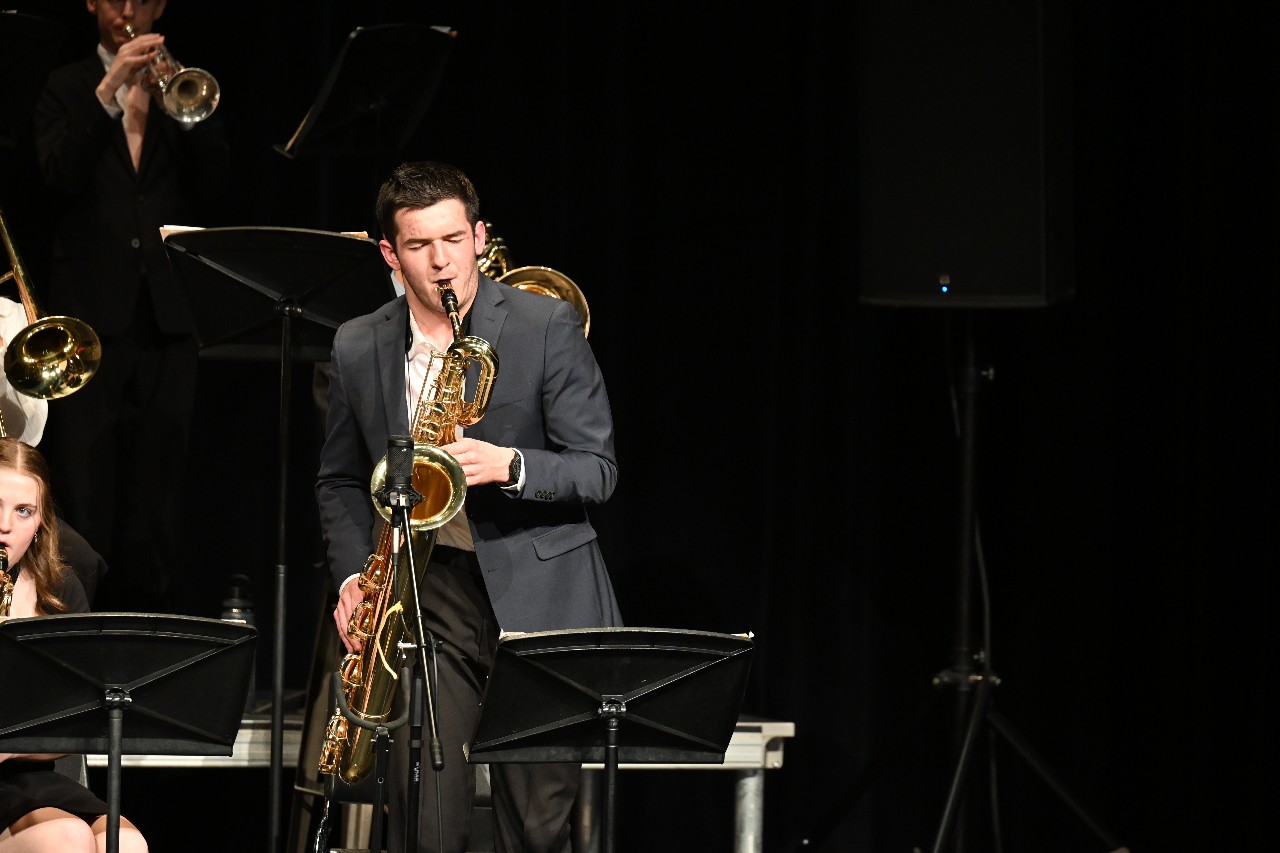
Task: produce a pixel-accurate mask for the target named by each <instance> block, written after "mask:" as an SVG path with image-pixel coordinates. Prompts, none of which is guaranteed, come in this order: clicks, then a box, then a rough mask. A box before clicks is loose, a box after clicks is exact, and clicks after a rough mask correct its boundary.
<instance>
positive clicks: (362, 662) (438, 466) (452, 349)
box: [319, 285, 498, 785]
mask: <svg viewBox="0 0 1280 853" xmlns="http://www.w3.org/2000/svg"><path fill="white" fill-rule="evenodd" d="M440 297H441V302H442V303H443V305H444V306H445V309H446V311H448V313H449V320H450V322H451V323H452V325H453V343H451V344H450V345H449V348H448V349H447V350H446V351H445V352H444V353H443V355H442V356H440V358H441V360H442V363H441V367H440V372H439V374H438V375H437V376H436V378H435V380H434V381H432V382H429V383H428V382H426V381H424V382H423V388H422V390H421V392H420V393H419V395H418V402H417V405H416V406H415V407H414V417H413V424H412V426H411V429H410V433H411V435H412V438H413V442H414V447H413V487H414V489H415V490H416V491H417V492H418V493H419V494H420V495H422V498H423V499H422V501H421V502H420V503H419V504H418V505H417V506H415V507H414V508H413V510H412V512H411V514H410V518H409V540H410V541H409V547H411V548H413V557H414V562H413V565H414V566H415V567H416V569H417V571H418V575H419V576H418V577H411V574H412V573H411V572H409V571H408V569H407V567H406V566H397V565H392V560H391V555H392V553H393V549H392V547H391V546H392V537H393V536H396V535H398V531H397V530H396V529H395V526H394V524H393V523H392V513H391V510H390V509H389V508H387V507H384V506H382V504H381V503H380V502H379V501H378V500H377V499H376V498H373V502H374V506H375V507H376V508H377V510H378V512H379V514H381V515H382V518H383V523H382V528H381V531H380V533H379V535H378V543H377V547H376V548H375V549H374V551H373V553H372V554H370V555H369V558H368V559H367V560H366V561H365V566H364V570H363V571H362V572H361V573H360V578H359V581H358V583H359V585H360V591H361V593H363V595H364V600H363V601H362V602H361V603H360V604H359V605H357V606H356V609H355V610H354V611H353V612H352V614H351V621H350V623H349V624H348V626H347V636H348V637H350V638H352V639H353V640H357V641H359V642H360V643H361V644H362V645H361V648H360V651H359V652H356V653H354V654H350V655H347V656H346V657H345V658H343V660H342V663H341V664H340V665H339V671H340V672H341V676H342V689H343V694H344V695H345V697H346V700H347V704H348V706H349V707H350V709H351V711H352V712H353V713H354V714H356V715H357V716H359V717H360V719H362V720H365V721H367V722H372V723H382V722H386V721H387V720H388V719H390V716H391V705H392V701H393V700H394V698H395V692H396V689H397V688H398V686H399V684H398V682H399V680H400V668H401V666H402V665H403V663H404V653H403V651H402V650H401V643H402V642H403V641H404V640H405V639H406V638H412V637H413V626H414V624H415V620H414V618H413V607H414V600H415V597H414V592H413V590H414V586H413V585H415V584H417V583H419V582H420V581H421V580H422V578H421V575H422V573H424V572H425V571H426V567H427V560H428V558H429V557H430V556H431V549H432V547H433V546H434V544H435V539H436V533H437V531H438V530H439V528H440V527H441V526H443V525H444V524H445V523H446V522H448V521H449V520H450V519H451V518H453V517H454V516H455V515H457V514H458V512H459V511H460V510H461V509H462V504H463V501H464V500H465V499H466V493H467V480H466V476H465V475H464V474H463V473H462V466H461V465H459V464H458V462H457V460H455V459H454V458H453V457H452V456H450V455H449V454H448V453H446V452H445V451H443V450H441V449H440V446H441V445H445V444H449V443H450V442H452V441H453V440H454V438H455V436H456V432H457V427H459V426H464V427H465V426H470V425H471V424H474V423H476V422H477V421H479V420H480V418H481V417H483V416H484V411H485V409H486V408H487V407H488V405H489V395H490V393H491V392H492V390H493V381H494V379H495V378H497V375H498V354H497V352H496V351H495V350H494V349H493V347H492V346H490V345H489V343H488V342H487V341H485V340H484V339H482V338H478V337H474V336H471V335H463V334H462V321H461V318H460V317H459V316H458V299H457V295H456V294H455V293H454V292H453V288H451V287H449V286H447V285H445V286H441V287H440ZM472 362H475V363H476V364H477V365H478V367H479V378H478V379H477V381H476V387H475V393H474V394H473V395H472V399H471V401H470V402H467V401H466V399H465V398H464V396H463V380H464V379H465V377H466V373H467V369H468V367H469V365H470V364H471V363H472ZM427 375H428V376H430V371H428V374H427ZM386 475H387V458H386V457H385V456H384V457H383V458H382V460H381V461H379V462H378V464H377V466H376V467H375V468H374V471H373V477H372V478H371V480H370V484H369V489H370V493H371V496H372V495H377V494H378V493H379V492H380V491H381V490H382V489H383V487H384V486H385V485H386ZM397 552H398V550H397ZM373 737H374V735H373V732H371V731H369V730H368V729H365V728H362V727H360V726H354V725H348V721H347V719H346V717H345V716H344V715H343V713H342V711H341V710H335V711H334V714H333V716H332V717H331V718H330V720H329V725H328V727H327V728H326V730H325V741H324V744H323V746H322V747H321V753H320V766H319V770H320V772H321V773H323V774H325V775H334V774H337V775H339V776H340V778H341V779H342V780H343V781H344V782H346V783H347V784H349V785H355V784H358V783H359V782H361V781H362V780H363V779H365V778H366V777H367V776H368V775H369V773H370V772H372V770H373V765H374V758H375V756H374V754H373Z"/></svg>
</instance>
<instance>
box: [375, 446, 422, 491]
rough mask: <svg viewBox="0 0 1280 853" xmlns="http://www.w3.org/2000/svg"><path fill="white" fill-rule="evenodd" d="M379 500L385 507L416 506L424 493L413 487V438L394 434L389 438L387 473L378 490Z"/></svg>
mask: <svg viewBox="0 0 1280 853" xmlns="http://www.w3.org/2000/svg"><path fill="white" fill-rule="evenodd" d="M377 497H378V502H379V503H381V504H382V505H383V506H385V507H402V506H403V507H410V508H412V507H414V506H416V505H417V504H418V503H419V502H421V500H422V495H421V494H419V493H418V492H417V490H415V489H414V488H413V438H412V437H410V436H407V435H393V436H391V437H390V438H388V439H387V473H386V479H385V480H384V481H383V483H382V488H381V489H379V490H378V495H377Z"/></svg>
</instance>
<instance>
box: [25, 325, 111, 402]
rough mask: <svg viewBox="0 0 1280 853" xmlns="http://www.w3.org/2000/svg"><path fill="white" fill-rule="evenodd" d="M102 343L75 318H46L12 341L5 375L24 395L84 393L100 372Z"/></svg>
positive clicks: (42, 396)
mask: <svg viewBox="0 0 1280 853" xmlns="http://www.w3.org/2000/svg"><path fill="white" fill-rule="evenodd" d="M101 362H102V342H101V341H99V340H98V335H97V333H96V332H94V331H93V329H92V327H90V326H89V324H88V323H85V322H84V321H83V320H77V319H76V318H74V317H64V316H54V317H42V318H40V319H39V320H37V321H35V322H34V323H32V324H30V325H29V326H26V327H25V328H23V329H22V331H20V332H18V334H16V335H14V337H13V340H11V341H10V342H9V346H8V349H6V350H5V353H4V374H5V377H6V378H7V379H8V380H9V384H10V385H12V386H13V387H14V389H15V390H17V391H18V392H19V393H21V394H26V395H27V396H28V397H37V398H39V399H42V400H55V399H57V398H59V397H66V396H67V395H69V394H74V393H75V392H76V391H78V390H80V388H82V387H83V386H84V385H85V383H87V382H88V381H89V380H90V379H92V378H93V375H94V374H95V373H97V372H98V366H99V364H100V363H101Z"/></svg>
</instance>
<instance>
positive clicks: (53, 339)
mask: <svg viewBox="0 0 1280 853" xmlns="http://www.w3.org/2000/svg"><path fill="white" fill-rule="evenodd" d="M0 238H2V239H3V240H4V247H5V250H6V251H7V252H8V253H9V266H10V271H9V272H7V273H5V274H4V275H2V276H0V283H3V282H6V281H8V280H9V279H13V281H14V283H15V284H16V285H17V287H18V297H19V298H20V299H21V300H22V307H23V308H25V309H26V312H27V325H26V326H25V327H23V329H22V330H21V331H20V332H18V333H17V334H16V335H14V336H13V340H11V341H9V347H8V349H6V350H5V353H4V375H5V378H6V379H8V380H9V384H10V385H12V386H13V387H14V389H15V390H16V391H18V392H19V393H21V394H26V395H27V396H28V397H36V398H38V399H41V400H53V399H56V398H58V397H65V396H67V395H68V394H74V393H75V392H76V391H79V390H80V389H81V388H83V387H84V385H85V383H86V382H88V381H89V380H90V379H92V378H93V375H94V374H95V373H97V372H98V365H99V364H100V363H101V361H102V342H101V341H99V340H98V334H97V332H95V331H94V330H93V328H92V327H90V326H89V324H88V323H86V322H84V321H83V320H77V319H76V318H75V317H63V316H54V317H43V316H41V314H40V310H39V308H37V307H36V303H35V298H34V297H33V296H32V295H31V285H30V284H28V283H27V274H26V267H24V266H23V264H22V257H21V256H20V255H19V254H18V248H17V247H16V246H15V245H14V244H13V238H11V237H10V236H9V226H8V225H7V224H6V223H5V221H4V211H3V210H0ZM2 423H3V422H2V421H0V424H2ZM0 428H2V427H0Z"/></svg>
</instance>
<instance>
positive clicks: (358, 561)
mask: <svg viewBox="0 0 1280 853" xmlns="http://www.w3.org/2000/svg"><path fill="white" fill-rule="evenodd" d="M408 310H409V309H408V305H407V303H406V302H405V298H404V297H403V296H401V297H399V298H397V299H395V300H392V301H391V302H389V303H387V304H386V305H384V306H383V307H382V308H380V309H379V310H378V311H375V312H374V313H372V314H369V315H366V316H364V317H359V318H356V319H354V320H351V321H350V322H348V323H344V324H343V325H342V327H341V328H339V329H338V332H337V335H336V336H335V338H334V342H333V355H332V364H331V368H330V386H329V412H328V421H327V425H326V430H325V443H324V448H323V450H322V451H321V455H320V471H319V475H318V478H317V483H316V496H317V500H318V502H319V506H320V524H321V530H322V532H323V533H324V537H325V542H326V544H327V547H328V556H329V566H330V570H331V572H332V574H333V577H334V580H335V582H336V583H341V582H342V581H343V580H345V579H346V578H347V577H349V576H350V575H352V574H354V573H356V572H359V571H360V570H361V568H362V567H363V565H364V561H365V558H366V557H367V556H368V555H369V553H370V552H371V551H372V549H373V547H374V537H375V536H376V534H377V531H378V530H379V529H380V528H381V525H382V520H381V517H380V516H378V515H377V513H376V511H375V510H374V507H373V503H372V499H371V496H370V492H369V478H370V475H371V472H372V470H373V466H374V464H375V463H376V462H377V461H378V460H380V459H381V458H382V457H383V456H384V455H385V454H386V451H387V438H388V436H391V435H407V434H408V433H409V413H408V406H407V403H406V401H405V394H404V381H405V378H404V377H405V349H406V346H405V345H406V340H407V334H408ZM470 318H471V319H470V323H471V329H470V333H471V334H472V335H474V336H476V337H479V338H483V339H484V340H486V341H488V342H489V343H490V345H492V346H493V347H494V349H495V350H496V352H497V354H498V373H497V379H496V381H495V382H494V385H493V392H492V395H491V397H490V400H489V405H488V408H487V410H486V412H485V414H484V417H483V418H482V419H481V420H480V421H479V423H477V424H475V425H473V426H470V427H467V428H466V430H465V431H466V434H467V435H468V436H470V437H472V438H477V439H481V440H483V441H487V442H491V443H493V444H497V445H501V446H504V447H516V448H519V450H520V452H521V453H522V454H523V455H524V479H525V485H524V488H523V489H522V490H521V492H520V494H519V495H513V494H511V493H510V492H507V491H504V490H503V489H501V488H499V487H498V486H497V485H496V484H487V485H484V486H475V487H471V488H469V489H468V490H467V500H466V512H467V517H468V521H469V522H470V526H471V535H472V538H473V540H474V541H475V547H476V557H477V559H478V561H479V563H480V566H481V569H482V570H483V573H484V580H485V585H486V587H487V589H488V593H489V600H490V602H491V603H492V605H493V610H494V613H495V615H496V616H497V618H498V624H499V625H500V626H501V628H502V630H504V631H550V630H562V629H570V628H593V627H607V626H614V625H620V624H621V617H620V616H619V613H618V606H617V602H616V600H615V599H614V594H613V587H612V584H611V583H610V581H609V576H608V573H607V571H606V570H605V565H604V560H603V558H602V557H601V554H600V549H599V546H598V544H597V542H596V532H595V529H594V528H593V527H592V526H591V522H590V520H589V519H588V518H587V512H586V505H587V504H593V503H602V502H604V501H605V500H606V499H608V497H609V496H610V495H611V494H612V493H613V488H614V484H615V483H616V481H617V463H616V461H615V458H614V448H613V417H612V414H611V413H610V409H609V400H608V396H607V394H606V392H605V387H604V379H603V377H602V376H601V374H600V368H599V366H598V365H597V364H596V360H595V356H594V355H593V354H592V352H591V348H590V346H589V345H588V344H587V341H586V339H585V337H584V336H583V334H582V327H581V325H580V324H579V321H578V318H577V315H576V313H575V312H574V310H573V307H572V306H571V305H569V304H568V303H567V302H563V301H561V300H558V299H553V298H550V297H547V296H542V295H539V294H534V293H527V292H525V291H522V290H518V289H516V288H513V287H510V286H508V285H505V284H497V283H495V282H493V281H491V280H489V279H488V278H485V277H484V276H481V278H480V285H479V289H478V291H477V293H476V299H475V302H474V303H473V305H472V308H471V313H470ZM474 372H475V368H474V366H473V368H472V374H474ZM467 388H468V395H470V393H471V389H473V388H474V375H471V376H469V381H468V384H467Z"/></svg>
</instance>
